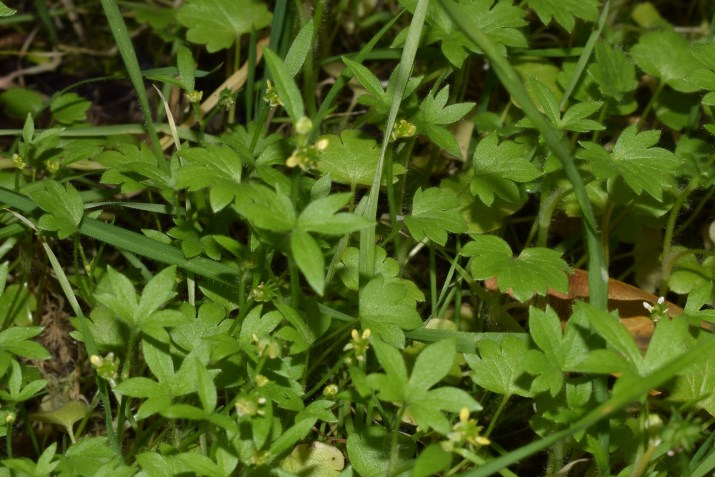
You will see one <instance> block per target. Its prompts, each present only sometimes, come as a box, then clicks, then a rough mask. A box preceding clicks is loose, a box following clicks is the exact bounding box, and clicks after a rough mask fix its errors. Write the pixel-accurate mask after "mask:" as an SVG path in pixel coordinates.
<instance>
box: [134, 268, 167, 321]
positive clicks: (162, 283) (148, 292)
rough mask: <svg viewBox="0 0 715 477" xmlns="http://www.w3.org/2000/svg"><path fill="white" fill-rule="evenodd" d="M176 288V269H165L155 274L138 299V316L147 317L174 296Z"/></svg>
mask: <svg viewBox="0 0 715 477" xmlns="http://www.w3.org/2000/svg"><path fill="white" fill-rule="evenodd" d="M175 286H176V267H167V268H165V269H164V270H162V271H161V272H159V273H157V274H156V276H154V278H152V279H151V280H149V281H148V282H147V284H146V285H145V286H144V290H143V291H142V295H141V298H140V299H139V309H138V310H137V315H138V316H147V317H148V316H149V315H151V314H152V313H154V312H155V311H157V310H158V309H159V308H161V306H162V305H164V303H166V302H168V301H169V300H171V299H172V298H174V297H175V296H176V292H175V291H174V287H175Z"/></svg>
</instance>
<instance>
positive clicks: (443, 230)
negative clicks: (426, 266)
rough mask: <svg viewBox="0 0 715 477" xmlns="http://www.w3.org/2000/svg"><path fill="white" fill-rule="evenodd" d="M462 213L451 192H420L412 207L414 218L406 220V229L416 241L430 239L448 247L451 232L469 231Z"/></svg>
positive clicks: (438, 188)
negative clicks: (448, 234)
mask: <svg viewBox="0 0 715 477" xmlns="http://www.w3.org/2000/svg"><path fill="white" fill-rule="evenodd" d="M459 209H460V203H459V199H458V198H457V194H455V193H454V191H452V190H451V189H446V188H440V187H432V188H430V189H425V190H424V191H423V190H422V189H417V191H416V192H415V196H414V199H413V203H412V214H410V215H408V216H406V217H405V225H406V226H407V228H408V229H409V231H410V233H411V234H412V236H413V237H414V238H415V240H417V241H419V240H422V239H423V238H424V237H425V236H426V237H428V238H429V239H430V240H432V241H433V242H435V243H438V244H439V245H444V244H446V243H447V232H451V233H462V232H466V231H467V224H466V222H465V221H464V218H463V217H462V215H461V213H460V211H459Z"/></svg>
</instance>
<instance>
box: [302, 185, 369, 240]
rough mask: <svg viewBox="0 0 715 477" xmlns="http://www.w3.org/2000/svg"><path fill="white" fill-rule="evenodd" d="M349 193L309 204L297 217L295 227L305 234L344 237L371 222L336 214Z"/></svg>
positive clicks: (341, 213) (347, 214) (339, 213)
mask: <svg viewBox="0 0 715 477" xmlns="http://www.w3.org/2000/svg"><path fill="white" fill-rule="evenodd" d="M350 197H351V195H350V193H347V192H345V193H342V194H332V195H329V196H327V197H322V198H319V199H317V200H314V201H312V202H311V203H309V204H308V205H307V206H306V207H305V209H303V211H302V212H301V213H300V216H298V222H297V227H298V228H300V229H301V230H304V231H306V232H316V233H319V234H325V235H344V234H348V233H351V232H355V231H356V230H360V229H361V228H365V227H369V226H370V225H371V224H372V222H371V221H370V220H368V219H367V218H365V217H361V216H358V215H355V214H350V213H347V212H338V211H339V210H340V209H342V208H343V207H345V205H346V204H347V203H348V201H349V200H350Z"/></svg>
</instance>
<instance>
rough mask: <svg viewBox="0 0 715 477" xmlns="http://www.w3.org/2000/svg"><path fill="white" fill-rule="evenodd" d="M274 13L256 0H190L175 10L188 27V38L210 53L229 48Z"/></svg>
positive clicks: (182, 22)
mask: <svg viewBox="0 0 715 477" xmlns="http://www.w3.org/2000/svg"><path fill="white" fill-rule="evenodd" d="M271 18H272V15H271V12H269V11H268V8H267V7H266V5H265V4H264V3H263V2H261V1H257V0H189V1H188V2H186V3H185V4H184V5H183V6H182V7H180V8H179V11H178V12H177V13H176V19H177V20H178V21H179V23H181V24H182V25H183V26H185V27H187V28H188V31H187V33H186V38H187V39H188V40H189V41H190V42H192V43H200V44H205V45H206V49H207V50H208V52H209V53H214V52H216V51H219V50H224V49H227V48H230V47H231V45H233V43H234V42H235V41H236V39H238V38H240V36H241V35H245V34H246V33H250V32H251V30H260V29H261V28H264V27H266V26H268V25H269V24H270V23H271Z"/></svg>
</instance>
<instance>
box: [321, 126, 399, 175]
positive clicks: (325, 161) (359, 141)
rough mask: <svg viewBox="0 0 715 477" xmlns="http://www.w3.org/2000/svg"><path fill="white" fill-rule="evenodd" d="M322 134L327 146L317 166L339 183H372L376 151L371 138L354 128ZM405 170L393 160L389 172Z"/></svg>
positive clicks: (375, 144)
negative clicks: (393, 162) (337, 133)
mask: <svg viewBox="0 0 715 477" xmlns="http://www.w3.org/2000/svg"><path fill="white" fill-rule="evenodd" d="M323 138H325V139H327V140H328V147H327V148H326V149H324V150H323V151H322V152H321V154H320V161H319V162H318V170H319V171H320V172H321V173H323V174H330V178H331V179H332V180H333V181H335V182H337V183H339V184H349V185H351V186H357V185H367V186H369V185H371V184H372V179H373V177H374V176H375V169H376V168H377V160H378V157H379V155H380V150H379V149H378V147H377V142H375V139H373V138H371V137H366V136H363V135H361V134H360V132H359V131H354V130H346V131H343V132H342V133H341V135H340V136H333V135H329V136H323ZM405 171H406V169H405V168H404V166H402V165H400V164H395V165H394V166H393V170H392V173H393V175H399V174H404V173H405ZM395 180H397V179H396V178H395Z"/></svg>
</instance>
